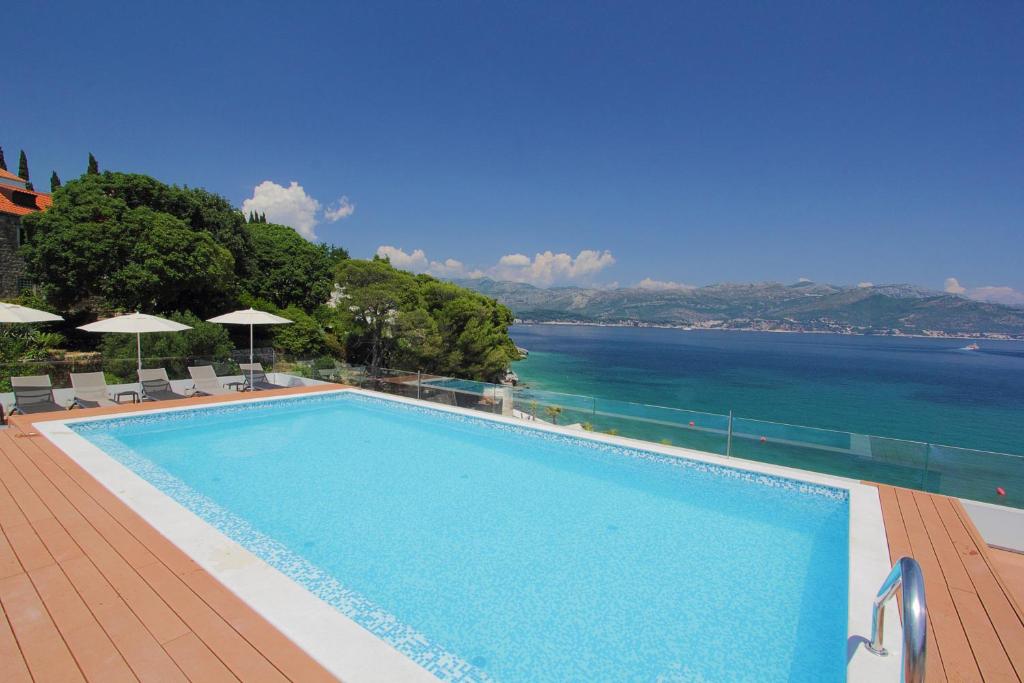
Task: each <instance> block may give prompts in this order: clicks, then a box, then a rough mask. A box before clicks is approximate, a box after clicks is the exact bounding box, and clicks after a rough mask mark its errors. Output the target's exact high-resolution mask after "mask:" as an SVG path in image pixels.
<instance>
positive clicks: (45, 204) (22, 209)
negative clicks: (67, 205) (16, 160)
mask: <svg viewBox="0 0 1024 683" xmlns="http://www.w3.org/2000/svg"><path fill="white" fill-rule="evenodd" d="M3 172H4V171H3V170H2V169H0V173H3ZM15 177H17V176H15ZM15 192H17V193H20V194H22V195H29V196H30V197H32V198H33V200H34V202H35V208H32V207H31V206H23V205H22V204H20V203H16V202H15V201H14V199H13V197H14V193H15ZM52 205H53V197H51V196H50V195H48V194H46V193H44V192H33V191H31V190H25V189H22V188H18V187H12V186H10V185H0V213H9V214H14V215H15V216H24V215H26V214H30V213H35V212H36V211H46V210H47V209H48V208H50V206H52Z"/></svg>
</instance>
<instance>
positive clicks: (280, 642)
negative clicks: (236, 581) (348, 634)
mask: <svg viewBox="0 0 1024 683" xmlns="http://www.w3.org/2000/svg"><path fill="white" fill-rule="evenodd" d="M182 580H183V581H185V583H187V584H188V585H189V587H191V588H192V590H194V591H195V592H196V594H197V595H199V597H201V598H202V599H203V600H204V601H205V602H206V603H207V604H208V605H210V606H211V607H213V608H214V609H216V610H217V613H218V614H220V615H221V616H222V617H224V619H226V620H227V621H228V623H230V624H231V626H232V627H233V628H234V629H235V630H236V631H238V632H239V633H240V634H241V635H242V636H243V637H244V638H245V639H246V640H248V641H249V642H250V643H252V644H253V647H255V648H256V649H257V650H259V651H260V653H262V654H263V655H264V656H265V657H266V658H267V659H269V660H270V661H271V662H273V664H274V666H276V667H277V669H278V670H279V671H281V672H283V673H284V674H285V675H286V676H288V678H290V679H291V680H293V681H310V682H311V683H316V682H317V681H324V682H325V683H326V682H327V681H333V680H335V679H334V677H333V676H331V675H330V674H328V673H327V672H326V671H325V670H324V669H323V667H321V666H320V665H319V664H317V663H316V662H315V661H314V660H312V659H311V658H309V657H299V656H297V653H298V651H299V650H298V647H297V646H296V645H295V643H293V642H291V641H290V640H287V639H284V638H281V637H280V636H279V634H278V632H277V629H275V628H274V627H273V626H271V625H270V624H269V623H268V622H267V621H266V619H264V618H263V617H261V616H260V615H258V614H256V612H255V611H253V609H252V608H251V607H249V606H248V605H246V604H245V603H244V602H242V601H240V600H239V599H238V598H237V597H236V596H235V594H234V593H232V592H231V591H230V590H228V589H227V588H226V587H225V586H224V584H222V583H221V582H219V581H217V579H215V578H213V577H212V576H210V575H209V574H208V573H207V572H205V571H202V570H199V571H195V572H192V573H190V574H186V575H184V576H183V577H182Z"/></svg>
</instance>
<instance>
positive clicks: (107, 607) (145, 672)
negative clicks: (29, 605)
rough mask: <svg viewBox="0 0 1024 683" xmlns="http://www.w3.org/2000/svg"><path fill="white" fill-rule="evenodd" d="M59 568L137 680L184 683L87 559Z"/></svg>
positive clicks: (181, 674)
mask: <svg viewBox="0 0 1024 683" xmlns="http://www.w3.org/2000/svg"><path fill="white" fill-rule="evenodd" d="M61 567H62V568H63V569H64V572H65V573H66V574H67V576H68V578H69V579H70V580H71V583H72V584H73V585H74V586H75V589H76V590H77V591H78V594H79V595H81V596H82V599H83V600H84V601H85V603H86V604H87V605H88V607H89V610H90V611H91V612H92V613H93V615H95V617H96V619H97V620H98V621H99V622H100V625H102V626H103V630H104V631H106V633H107V635H108V636H110V639H111V640H112V641H113V643H114V645H115V646H116V647H117V649H118V651H119V652H120V653H121V656H122V657H124V659H125V661H126V662H127V663H128V666H130V667H131V669H132V672H133V673H134V674H135V675H136V676H138V677H139V678H140V679H142V680H159V681H184V680H186V678H185V675H184V674H183V673H182V671H181V669H179V668H178V666H177V665H176V664H175V663H174V660H172V659H171V657H170V655H168V654H167V652H166V651H165V650H164V649H163V648H162V647H161V646H160V643H158V642H157V641H156V638H154V637H153V634H151V633H150V632H149V631H148V630H147V629H146V627H145V626H144V625H143V624H142V622H141V621H140V620H139V618H138V617H136V616H135V614H134V613H133V612H132V611H131V609H129V608H128V605H126V604H125V602H124V601H123V600H122V599H121V598H120V596H119V595H118V594H117V591H115V590H114V588H113V587H112V586H110V584H108V583H107V581H106V579H104V578H103V575H102V574H100V571H99V570H98V569H97V568H96V567H95V566H94V565H93V564H92V562H91V561H90V560H89V558H88V557H76V558H75V559H73V560H68V561H67V562H65V563H64V564H63V565H61Z"/></svg>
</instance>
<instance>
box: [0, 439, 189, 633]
mask: <svg viewBox="0 0 1024 683" xmlns="http://www.w3.org/2000/svg"><path fill="white" fill-rule="evenodd" d="M21 441H27V439H21ZM18 446H19V447H20V446H21V444H18ZM8 462H10V463H11V464H12V465H15V464H16V465H17V467H16V469H19V474H20V472H21V471H22V470H23V471H25V472H26V474H28V473H29V472H34V473H38V470H36V469H35V466H34V465H33V464H32V463H31V462H29V461H28V459H27V456H26V455H25V454H24V452H22V451H20V450H19V451H18V452H13V451H9V452H8ZM32 479H33V480H34V481H35V485H36V486H37V487H39V488H40V493H42V492H43V489H46V490H47V491H48V493H50V494H52V493H54V491H53V489H55V488H56V487H57V486H59V485H60V484H57V483H55V482H53V481H52V480H49V479H46V478H45V477H34V476H33V477H32ZM60 492H61V493H65V494H70V495H69V500H70V499H71V498H70V496H77V495H87V494H85V493H84V492H82V491H81V490H80V489H79V487H77V486H76V485H75V484H74V483H73V482H70V481H69V482H67V484H66V486H65V488H64V489H62V490H61V491H60ZM43 495H47V494H46V493H43ZM40 500H42V498H41V497H40ZM90 501H91V504H89V505H81V506H79V510H81V511H82V514H83V516H84V517H85V518H86V521H87V522H88V523H89V524H90V525H92V527H93V530H92V531H90V530H89V529H86V528H81V529H80V530H79V534H78V537H79V539H80V543H81V544H82V546H83V547H85V548H86V550H87V551H88V554H89V557H90V559H91V560H92V562H93V564H94V565H96V568H97V569H99V571H100V573H102V574H103V576H104V577H105V578H106V579H107V580H108V581H109V582H110V584H111V585H112V586H113V587H114V588H115V590H116V591H117V593H118V594H119V595H120V596H121V598H122V599H123V600H124V601H125V603H126V604H127V605H128V606H129V607H130V608H131V610H132V611H133V612H134V613H135V615H136V616H137V617H138V618H139V619H140V620H141V621H142V623H143V624H145V626H146V628H147V629H149V631H150V633H152V634H153V635H154V637H155V638H156V639H157V641H158V642H160V643H165V642H168V641H171V640H174V639H175V638H180V637H181V636H183V635H185V634H186V633H187V632H188V629H187V628H186V626H185V624H184V623H182V621H181V620H180V619H178V617H177V615H176V614H175V613H174V611H173V610H172V609H171V608H170V607H168V606H167V605H166V604H165V603H164V601H163V600H162V599H161V598H160V596H159V595H157V594H156V592H155V591H153V590H152V589H151V588H150V587H149V585H148V584H147V583H146V582H145V580H144V579H143V578H142V577H141V576H139V574H138V573H137V572H136V570H135V569H133V567H132V566H131V565H130V564H129V562H128V561H127V559H126V558H124V557H122V556H121V554H119V552H118V550H115V548H114V546H113V545H112V544H111V543H109V542H108V539H109V538H110V537H111V536H112V537H113V538H114V539H116V540H115V542H117V543H118V546H119V549H120V550H124V549H126V548H127V549H128V552H129V553H130V554H131V555H132V556H133V557H134V559H135V560H136V561H140V560H141V559H142V558H144V557H148V558H150V562H149V563H150V564H151V563H153V562H156V561H157V560H156V557H155V556H154V555H153V554H152V553H150V552H149V551H148V550H146V549H145V548H143V547H142V546H141V544H139V543H138V541H136V540H135V538H134V537H132V536H131V535H130V534H129V533H128V532H127V531H125V530H124V529H123V528H121V527H120V526H119V525H118V524H117V521H116V520H115V519H114V518H113V517H111V516H110V514H109V513H107V512H106V511H105V510H103V509H102V508H101V507H100V506H99V505H97V504H96V503H95V501H92V500H91V498H90ZM55 521H56V520H55ZM129 539H130V540H129ZM22 564H25V563H24V562H22ZM26 568H28V566H27V565H26Z"/></svg>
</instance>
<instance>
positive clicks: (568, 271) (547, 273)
mask: <svg viewBox="0 0 1024 683" xmlns="http://www.w3.org/2000/svg"><path fill="white" fill-rule="evenodd" d="M614 263H615V257H614V256H612V253H611V252H610V251H607V250H605V251H595V250H593V249H584V250H583V251H581V252H580V253H579V254H577V255H576V257H575V258H574V257H572V256H570V255H569V254H566V253H564V252H563V253H559V254H556V253H554V252H551V251H545V252H542V253H538V254H536V255H534V257H533V258H532V259H531V258H529V257H528V256H526V255H525V254H506V255H505V256H502V257H501V259H499V261H498V265H496V266H495V267H493V268H491V269H489V271H488V274H489V275H490V276H491V277H493V278H495V279H497V280H511V281H513V282H527V283H529V284H532V285H537V286H539V287H547V286H549V285H553V284H556V283H564V282H573V281H584V282H586V281H587V280H589V279H590V278H591V277H593V276H594V275H596V274H597V273H599V272H601V271H602V270H604V269H605V268H607V267H608V266H610V265H613V264H614Z"/></svg>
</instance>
